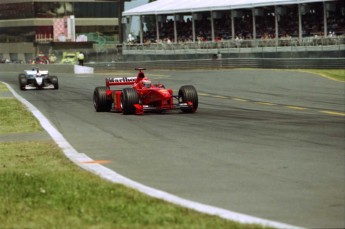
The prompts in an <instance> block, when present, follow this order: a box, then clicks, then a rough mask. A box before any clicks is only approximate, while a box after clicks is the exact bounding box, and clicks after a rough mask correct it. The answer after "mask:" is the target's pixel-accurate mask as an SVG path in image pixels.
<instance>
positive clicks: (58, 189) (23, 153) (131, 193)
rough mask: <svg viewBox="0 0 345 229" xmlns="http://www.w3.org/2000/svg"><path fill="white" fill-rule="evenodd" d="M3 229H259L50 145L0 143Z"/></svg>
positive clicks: (0, 193)
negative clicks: (155, 194)
mask: <svg viewBox="0 0 345 229" xmlns="http://www.w3.org/2000/svg"><path fill="white" fill-rule="evenodd" d="M0 152H1V154H0V184H1V186H0V222H1V226H2V227H4V228H74V229H77V228H188V229H190V228H198V229H200V228H260V226H255V225H240V224H237V223H233V222H231V221H227V220H224V219H221V218H218V217H214V216H208V215H204V214H200V213H197V212H195V211H191V210H188V209H185V208H182V207H178V206H175V205H172V204H168V203H166V202H164V201H161V200H157V199H154V198H150V197H148V196H146V195H143V194H141V193H139V192H137V191H135V190H132V189H129V188H126V187H124V186H122V185H119V184H113V183H111V182H107V181H105V180H103V179H101V178H99V177H98V176H96V175H93V174H90V173H88V172H86V171H84V170H82V169H80V168H79V167H77V166H75V165H74V164H72V163H71V162H70V161H69V160H68V159H67V158H65V157H64V156H63V155H62V154H61V151H60V149H59V148H58V147H57V146H56V145H55V144H54V143H51V142H22V143H20V144H18V143H17V142H16V143H0Z"/></svg>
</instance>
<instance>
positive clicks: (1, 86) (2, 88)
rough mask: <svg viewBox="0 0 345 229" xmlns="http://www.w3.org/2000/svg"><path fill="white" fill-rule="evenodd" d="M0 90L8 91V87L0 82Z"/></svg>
mask: <svg viewBox="0 0 345 229" xmlns="http://www.w3.org/2000/svg"><path fill="white" fill-rule="evenodd" d="M0 91H8V88H7V87H6V85H5V84H3V83H0Z"/></svg>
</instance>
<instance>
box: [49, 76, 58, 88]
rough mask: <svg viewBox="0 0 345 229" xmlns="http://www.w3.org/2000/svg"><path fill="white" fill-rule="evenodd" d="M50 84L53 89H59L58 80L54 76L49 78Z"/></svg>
mask: <svg viewBox="0 0 345 229" xmlns="http://www.w3.org/2000/svg"><path fill="white" fill-rule="evenodd" d="M50 82H51V83H52V84H53V86H54V89H59V80H58V78H57V77H56V76H50Z"/></svg>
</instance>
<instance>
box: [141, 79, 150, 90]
mask: <svg viewBox="0 0 345 229" xmlns="http://www.w3.org/2000/svg"><path fill="white" fill-rule="evenodd" d="M141 83H142V85H143V87H146V88H150V87H151V81H150V80H142V81H141Z"/></svg>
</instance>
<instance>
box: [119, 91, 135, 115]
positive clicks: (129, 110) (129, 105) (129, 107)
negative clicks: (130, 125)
mask: <svg viewBox="0 0 345 229" xmlns="http://www.w3.org/2000/svg"><path fill="white" fill-rule="evenodd" d="M138 103H139V95H138V92H137V91H136V90H135V89H134V88H124V89H123V90H122V95H121V106H122V113H123V114H124V115H128V114H134V113H135V107H134V104H138Z"/></svg>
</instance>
